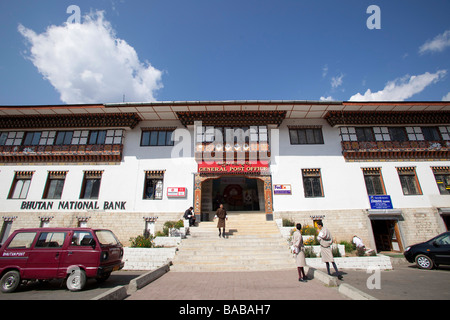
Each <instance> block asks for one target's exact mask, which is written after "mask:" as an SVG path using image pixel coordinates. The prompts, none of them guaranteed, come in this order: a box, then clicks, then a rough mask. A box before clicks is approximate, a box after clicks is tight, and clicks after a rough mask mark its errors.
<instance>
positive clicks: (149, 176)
mask: <svg viewBox="0 0 450 320" xmlns="http://www.w3.org/2000/svg"><path fill="white" fill-rule="evenodd" d="M163 180H164V171H159V170H157V171H146V172H145V184H144V196H143V199H146V200H162V198H163Z"/></svg>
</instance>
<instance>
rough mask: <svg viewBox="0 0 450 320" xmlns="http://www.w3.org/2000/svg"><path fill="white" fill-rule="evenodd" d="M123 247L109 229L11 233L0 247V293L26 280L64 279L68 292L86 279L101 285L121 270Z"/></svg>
mask: <svg viewBox="0 0 450 320" xmlns="http://www.w3.org/2000/svg"><path fill="white" fill-rule="evenodd" d="M122 257H123V248H122V245H121V244H120V242H119V241H118V240H117V238H116V236H115V235H114V234H113V233H112V232H111V231H110V230H104V229H95V230H94V229H89V228H36V229H19V230H16V231H14V232H13V233H12V234H11V236H9V238H8V239H7V240H6V241H5V243H4V244H3V245H2V246H1V248H0V291H2V292H5V293H9V292H13V291H14V290H16V289H17V287H18V286H19V284H20V283H21V282H26V281H27V280H51V279H65V281H66V286H67V288H68V289H69V290H70V291H79V290H82V289H83V288H84V286H85V284H86V280H87V278H95V279H97V280H98V281H100V282H102V281H105V280H106V279H108V277H109V276H110V275H111V272H113V271H116V270H120V269H122V268H123V266H124V262H122Z"/></svg>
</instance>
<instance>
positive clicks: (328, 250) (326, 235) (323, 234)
mask: <svg viewBox="0 0 450 320" xmlns="http://www.w3.org/2000/svg"><path fill="white" fill-rule="evenodd" d="M317 228H319V230H320V232H319V235H318V236H317V238H318V239H319V243H320V255H321V257H322V262H325V264H326V266H327V271H328V274H329V275H331V274H330V262H331V263H332V264H333V268H334V270H336V274H337V277H338V279H339V280H342V276H341V275H340V274H339V270H338V268H337V266H336V263H335V262H334V258H333V250H332V247H331V245H332V244H333V237H332V236H331V233H330V231H329V230H328V229H327V228H324V226H323V222H322V221H318V222H317Z"/></svg>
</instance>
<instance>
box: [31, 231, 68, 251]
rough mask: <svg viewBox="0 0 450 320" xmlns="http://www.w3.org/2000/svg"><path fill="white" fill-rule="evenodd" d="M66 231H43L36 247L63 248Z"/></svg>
mask: <svg viewBox="0 0 450 320" xmlns="http://www.w3.org/2000/svg"><path fill="white" fill-rule="evenodd" d="M65 238H66V233H64V232H42V233H41V234H40V235H39V238H38V240H37V241H36V245H35V246H34V247H35V248H62V246H63V244H64V239H65Z"/></svg>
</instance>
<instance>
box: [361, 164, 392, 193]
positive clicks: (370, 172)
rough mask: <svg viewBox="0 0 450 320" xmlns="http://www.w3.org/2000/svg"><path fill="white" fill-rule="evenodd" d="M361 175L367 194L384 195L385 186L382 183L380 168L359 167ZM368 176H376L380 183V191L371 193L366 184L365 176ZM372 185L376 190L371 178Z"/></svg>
mask: <svg viewBox="0 0 450 320" xmlns="http://www.w3.org/2000/svg"><path fill="white" fill-rule="evenodd" d="M361 169H362V172H363V175H364V183H365V185H366V190H367V195H369V196H374V195H385V194H386V188H385V185H384V181H383V175H382V174H381V168H379V167H377V168H361ZM368 177H376V178H378V181H379V183H380V187H381V193H378V192H376V193H371V192H370V190H369V186H368V185H367V180H368V179H366V178H368ZM371 182H372V185H373V190H376V187H375V185H374V184H373V180H371Z"/></svg>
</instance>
